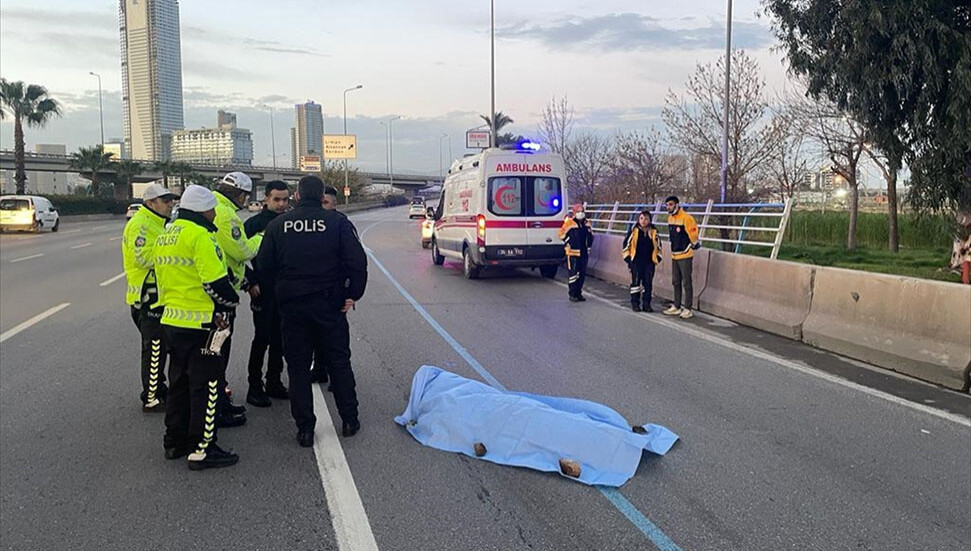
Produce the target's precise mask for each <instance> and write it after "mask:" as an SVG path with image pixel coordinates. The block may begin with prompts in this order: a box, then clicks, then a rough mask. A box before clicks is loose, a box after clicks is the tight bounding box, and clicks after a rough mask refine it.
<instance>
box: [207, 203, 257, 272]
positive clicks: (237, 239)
mask: <svg viewBox="0 0 971 551" xmlns="http://www.w3.org/2000/svg"><path fill="white" fill-rule="evenodd" d="M213 195H215V196H216V201H217V204H216V222H215V223H216V228H217V230H218V231H217V232H216V242H217V243H219V246H220V247H221V248H222V250H223V252H224V253H225V254H226V266H227V267H229V271H230V273H231V274H232V277H233V285H234V286H235V287H236V289H237V290H239V289H242V288H243V284H244V280H245V276H246V263H247V262H249V261H250V260H251V259H252V258H253V257H254V256H256V253H257V252H259V250H260V239H262V238H261V237H260V238H257V237H255V236H254V237H252V238H249V239H247V238H246V232H245V231H244V229H243V220H242V219H241V218H240V217H239V214H237V211H238V210H239V207H237V206H236V204H235V203H233V202H232V201H230V200H229V198H228V197H226V196H225V195H223V194H222V193H219V192H218V191H214V192H213Z"/></svg>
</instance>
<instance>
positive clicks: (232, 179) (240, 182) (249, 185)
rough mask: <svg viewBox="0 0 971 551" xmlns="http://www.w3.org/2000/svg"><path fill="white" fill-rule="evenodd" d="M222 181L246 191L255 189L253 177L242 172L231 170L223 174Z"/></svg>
mask: <svg viewBox="0 0 971 551" xmlns="http://www.w3.org/2000/svg"><path fill="white" fill-rule="evenodd" d="M221 183H223V184H227V185H230V186H233V187H234V188H236V189H239V190H241V191H245V192H246V193H251V192H252V191H253V179H252V178H250V177H249V176H247V175H246V174H244V173H242V172H230V173H229V174H227V175H225V176H223V179H222V180H221Z"/></svg>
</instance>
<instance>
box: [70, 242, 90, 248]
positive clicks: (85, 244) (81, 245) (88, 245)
mask: <svg viewBox="0 0 971 551" xmlns="http://www.w3.org/2000/svg"><path fill="white" fill-rule="evenodd" d="M90 246H91V243H81V244H80V245H75V246H73V247H71V249H83V248H85V247H90Z"/></svg>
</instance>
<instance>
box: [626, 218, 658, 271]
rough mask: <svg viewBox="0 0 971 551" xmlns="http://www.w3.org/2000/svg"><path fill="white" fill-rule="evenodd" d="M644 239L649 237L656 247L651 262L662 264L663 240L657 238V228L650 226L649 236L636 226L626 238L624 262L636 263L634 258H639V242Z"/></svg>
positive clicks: (648, 229)
mask: <svg viewBox="0 0 971 551" xmlns="http://www.w3.org/2000/svg"><path fill="white" fill-rule="evenodd" d="M642 237H647V238H648V239H650V240H651V242H652V243H653V245H654V251H653V252H652V253H651V261H652V262H654V264H657V263H659V262H661V240H660V239H659V238H658V236H657V228H655V227H654V226H648V228H647V235H646V236H645V235H643V232H642V231H641V229H640V226H639V225H637V224H634V226H633V227H632V228H631V229H630V230H628V232H627V235H626V236H625V237H624V249H623V251H624V260H625V261H630V262H633V261H634V258H635V257H636V256H637V242H638V240H640V239H641V238H642Z"/></svg>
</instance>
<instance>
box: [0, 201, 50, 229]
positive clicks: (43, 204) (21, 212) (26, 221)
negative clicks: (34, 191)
mask: <svg viewBox="0 0 971 551" xmlns="http://www.w3.org/2000/svg"><path fill="white" fill-rule="evenodd" d="M60 225H61V217H60V215H59V214H58V213H57V209H55V208H54V205H53V204H52V203H51V202H50V201H49V200H48V199H47V198H45V197H39V196H37V195H3V196H0V231H7V230H19V231H34V232H39V231H40V230H42V229H43V228H50V230H51V231H57V229H58V227H60Z"/></svg>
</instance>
